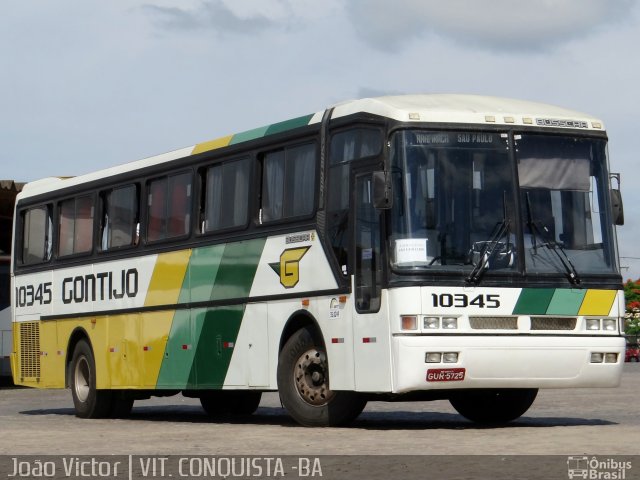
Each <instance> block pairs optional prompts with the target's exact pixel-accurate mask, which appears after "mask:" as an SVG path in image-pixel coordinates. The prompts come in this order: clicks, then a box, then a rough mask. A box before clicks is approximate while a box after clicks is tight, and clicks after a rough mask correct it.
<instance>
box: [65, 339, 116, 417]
mask: <svg viewBox="0 0 640 480" xmlns="http://www.w3.org/2000/svg"><path fill="white" fill-rule="evenodd" d="M70 384H71V395H72V397H73V405H74V407H75V410H76V416H78V417H80V418H105V417H108V416H109V414H110V413H111V408H112V398H111V397H112V395H111V391H109V390H98V389H97V388H96V362H95V358H94V356H93V351H92V350H91V347H90V346H89V344H88V343H87V341H86V340H80V341H79V342H78V343H77V344H76V347H75V349H74V350H73V356H72V357H71V366H70Z"/></svg>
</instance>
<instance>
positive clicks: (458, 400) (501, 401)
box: [449, 388, 538, 424]
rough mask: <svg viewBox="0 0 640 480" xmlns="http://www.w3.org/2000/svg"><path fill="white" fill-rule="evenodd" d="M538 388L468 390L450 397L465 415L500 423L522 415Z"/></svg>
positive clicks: (478, 419) (483, 422)
mask: <svg viewBox="0 0 640 480" xmlns="http://www.w3.org/2000/svg"><path fill="white" fill-rule="evenodd" d="M537 394H538V389H536V388H513V389H495V390H466V391H460V392H458V393H456V394H455V395H454V396H453V397H451V398H450V399H449V401H450V403H451V405H452V406H453V408H455V409H456V410H457V412H458V413H459V414H460V415H462V416H463V417H465V418H467V419H469V420H471V421H473V422H476V423H482V424H500V423H507V422H510V421H511V420H515V419H516V418H518V417H520V416H522V415H523V414H524V413H525V412H526V411H527V410H529V407H531V405H532V404H533V401H534V400H535V399H536V395H537Z"/></svg>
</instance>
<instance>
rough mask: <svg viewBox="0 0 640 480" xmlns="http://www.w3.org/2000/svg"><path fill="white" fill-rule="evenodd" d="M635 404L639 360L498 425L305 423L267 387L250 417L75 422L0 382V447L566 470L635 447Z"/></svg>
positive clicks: (387, 412) (638, 420)
mask: <svg viewBox="0 0 640 480" xmlns="http://www.w3.org/2000/svg"><path fill="white" fill-rule="evenodd" d="M639 411H640V364H636V363H634V364H626V365H625V369H624V376H623V380H622V385H621V386H620V387H619V388H617V389H574V390H543V391H541V392H540V393H539V395H538V398H537V399H536V402H535V403H534V405H533V407H532V408H531V409H530V410H529V412H528V413H527V414H526V415H525V416H524V417H522V418H521V419H519V420H517V421H515V422H512V423H511V424H509V425H508V426H506V427H502V428H486V427H485V428H483V427H478V426H476V425H474V424H473V423H471V422H468V421H466V420H465V419H463V418H462V417H461V416H459V415H458V414H457V413H456V412H455V411H454V410H453V408H452V407H451V406H450V405H449V403H448V402H445V401H437V402H418V403H382V402H371V403H370V404H369V405H368V406H367V408H366V409H365V411H364V412H363V414H362V415H361V416H360V417H359V418H358V419H357V420H356V422H355V423H354V424H353V425H352V426H351V427H349V428H325V429H311V428H304V427H300V426H298V425H297V424H295V423H294V422H293V421H292V420H291V419H290V418H289V417H288V416H287V414H286V412H285V411H284V410H283V409H282V408H281V406H280V404H279V400H278V397H277V395H276V394H272V393H269V394H265V395H264V396H263V400H262V403H261V406H260V408H259V409H258V411H257V413H256V414H255V415H253V416H250V417H243V418H239V419H237V420H234V421H225V422H222V423H214V422H212V421H211V420H210V419H209V418H208V417H207V416H206V415H205V414H204V413H203V411H202V409H201V408H200V405H199V402H198V401H197V400H193V399H187V398H183V397H182V396H175V397H169V398H159V399H152V400H147V401H140V402H136V404H135V406H134V409H133V412H132V415H131V418H129V419H126V420H81V419H78V418H76V417H75V416H74V413H73V409H72V402H71V394H70V392H69V391H68V390H66V391H62V390H32V389H21V388H7V387H0V432H1V435H0V454H5V455H10V456H15V455H29V454H38V455H47V454H62V455H103V454H107V455H130V454H132V455H205V456H211V455H214V456H220V455H251V456H256V455H263V456H264V455H296V456H309V455H314V456H315V455H464V456H468V455H500V456H511V455H560V456H565V458H564V459H562V462H561V463H562V469H564V470H562V469H561V471H562V472H563V473H562V475H565V474H566V468H567V467H566V456H570V455H589V456H592V455H597V456H598V458H600V457H601V456H603V455H608V456H612V455H637V454H639V453H640V413H639ZM461 458H464V457H461ZM476 458H477V457H476ZM534 458H535V457H534ZM441 461H442V460H441ZM523 461H524V460H523ZM456 462H459V461H458V460H455V461H449V463H454V464H455V463H456ZM350 463H353V462H350ZM525 463H526V462H525ZM535 463H536V461H533V468H534V470H531V471H530V474H529V475H527V477H526V478H533V477H534V475H533V472H534V471H535ZM636 463H637V464H638V465H637V467H636V468H635V469H634V470H633V473H634V474H637V475H639V476H638V477H632V476H630V474H629V473H628V472H627V474H626V477H625V478H640V457H636ZM352 466H353V465H352ZM460 468H462V467H460ZM0 476H1V475H0ZM491 476H492V477H495V478H502V477H500V476H497V477H496V475H495V474H492V475H491ZM369 478H375V476H373V477H371V476H370V477H369ZM447 478H449V477H447ZM461 478H464V475H463V476H461ZM466 478H470V477H469V476H467V477H466ZM478 478H480V477H478ZM563 478H567V477H566V476H564V477H563Z"/></svg>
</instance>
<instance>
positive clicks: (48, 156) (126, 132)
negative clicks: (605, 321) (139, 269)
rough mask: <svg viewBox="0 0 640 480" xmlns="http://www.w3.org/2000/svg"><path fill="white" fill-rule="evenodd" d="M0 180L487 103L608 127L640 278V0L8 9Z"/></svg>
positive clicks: (1, 46)
mask: <svg viewBox="0 0 640 480" xmlns="http://www.w3.org/2000/svg"><path fill="white" fill-rule="evenodd" d="M0 8H1V11H2V15H0V146H1V148H0V165H1V166H2V172H1V173H0V178H3V179H14V180H17V181H31V180H36V179H38V178H41V177H47V176H73V175H79V174H83V173H87V172H91V171H94V170H98V169H101V168H106V167H109V166H113V165H118V164H122V163H126V162H129V161H133V160H138V159H141V158H146V157H149V156H152V155H157V154H160V153H164V152H167V151H171V150H176V149H178V148H182V147H187V146H190V145H194V144H196V143H200V142H202V141H206V140H210V139H214V138H218V137H221V136H224V135H227V134H231V133H234V132H240V131H245V130H249V129H251V128H254V127H258V126H262V125H267V124H270V123H274V122H277V121H281V120H286V119H288V118H292V117H297V116H300V115H305V114H309V113H313V112H317V111H321V110H324V109H325V108H326V107H328V106H330V105H332V104H335V103H337V102H341V101H343V100H348V99H354V98H362V97H370V96H380V95H388V94H405V93H471V94H481V95H493V96H502V97H512V98H520V99H526V100H533V101H540V102H544V103H551V104H555V105H559V106H562V107H566V108H570V109H573V110H578V111H583V112H587V113H589V114H592V115H594V116H597V117H599V118H601V119H602V120H603V122H604V124H605V126H606V128H607V131H608V135H609V141H610V144H609V154H610V163H611V170H612V171H614V172H620V173H621V174H622V185H621V190H622V194H623V198H624V204H625V214H626V215H625V217H626V224H625V225H624V226H623V227H619V228H618V239H619V242H620V255H621V265H622V275H623V278H624V279H627V278H633V279H636V278H639V277H640V218H638V216H637V215H638V214H637V209H636V206H637V205H640V175H639V174H638V168H639V167H640V152H639V151H638V149H637V148H636V142H635V141H636V139H637V138H636V137H637V136H638V133H637V129H638V127H637V124H639V123H640V122H638V120H637V117H635V116H634V114H633V111H636V113H638V114H640V111H639V108H640V93H639V92H640V54H639V52H638V48H640V0H482V1H478V0H448V1H446V2H443V1H441V0H393V1H390V0H322V1H317V0H180V1H177V0H174V1H170V0H163V1H153V0H147V1H144V0H143V1H138V0H118V1H109V2H105V1H97V0H56V1H55V2H51V1H45V0H0Z"/></svg>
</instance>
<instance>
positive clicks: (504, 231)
mask: <svg viewBox="0 0 640 480" xmlns="http://www.w3.org/2000/svg"><path fill="white" fill-rule="evenodd" d="M505 196H506V194H503V198H502V209H503V214H502V221H500V222H498V223H497V224H496V226H495V227H494V228H493V231H492V232H491V236H490V237H489V241H487V242H484V245H483V247H482V250H481V251H480V261H479V262H478V264H477V265H476V266H475V267H474V268H473V270H471V273H469V276H468V277H467V278H466V279H465V281H466V282H467V283H473V284H474V285H477V284H478V282H479V281H480V278H481V277H482V275H483V274H484V272H485V271H486V270H487V269H488V267H489V261H490V260H493V259H494V258H495V255H496V253H497V249H498V246H499V245H501V242H500V239H501V238H502V237H503V236H505V235H506V236H507V243H506V246H507V253H508V246H509V220H508V219H507V200H506V198H505ZM471 249H472V251H473V246H472V247H471Z"/></svg>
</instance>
